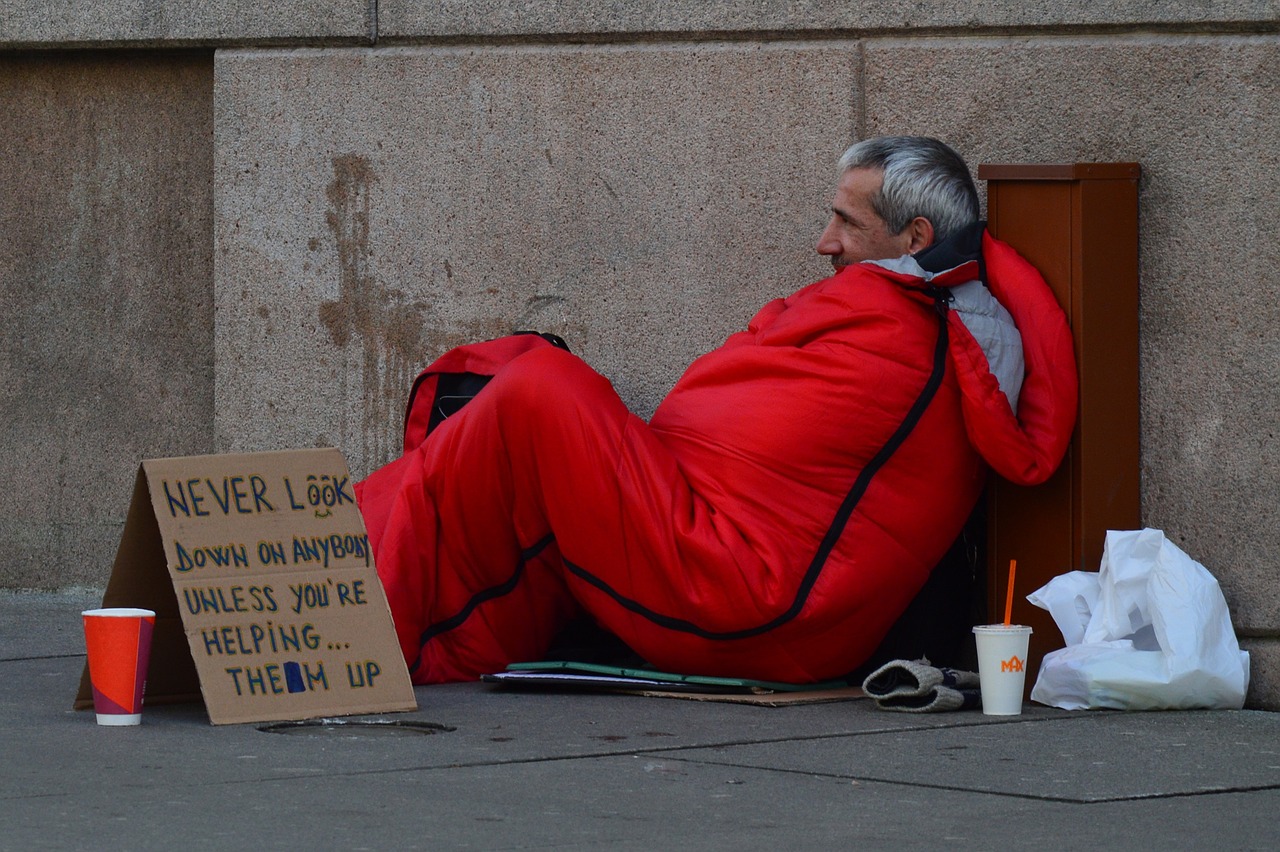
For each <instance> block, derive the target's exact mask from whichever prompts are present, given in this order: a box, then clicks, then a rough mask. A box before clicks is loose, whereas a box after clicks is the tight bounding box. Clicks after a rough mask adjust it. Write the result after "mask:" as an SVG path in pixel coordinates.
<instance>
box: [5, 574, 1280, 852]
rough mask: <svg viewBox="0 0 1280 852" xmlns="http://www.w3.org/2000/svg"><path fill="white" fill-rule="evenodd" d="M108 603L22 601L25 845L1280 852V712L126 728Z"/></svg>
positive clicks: (9, 842)
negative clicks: (103, 715)
mask: <svg viewBox="0 0 1280 852" xmlns="http://www.w3.org/2000/svg"><path fill="white" fill-rule="evenodd" d="M99 600H100V596H99V595H97V594H95V593H93V592H84V593H61V594H46V593H0V678H2V682H3V688H2V689H0V763H2V765H3V767H4V770H3V773H0V826H2V829H0V848H2V849H14V850H18V849H22V850H27V849H79V848H129V849H160V848H166V849H167V848H172V847H181V848H189V849H228V848H245V847H258V848H263V849H292V848H320V849H401V848H403V849H414V848H421V849H527V848H555V849H594V848H604V847H609V848H611V849H662V848H675V847H681V848H694V849H743V848H748V849H755V848H785V849H828V848H842V847H849V846H853V845H858V846H862V847H866V848H872V849H878V848H886V849H888V848H892V849H937V848H940V847H944V846H950V847H955V848H964V849H996V848H1000V849H1012V848H1029V847H1050V848H1121V847H1126V848H1162V849H1199V848H1208V847H1213V848H1222V849H1267V850H1270V849H1274V848H1277V847H1278V846H1280V820H1277V818H1276V813H1277V811H1280V714H1274V713H1265V712H1256V711H1242V712H1170V713H1110V712H1107V713H1098V712H1087V713H1084V712H1076V713H1068V712H1065V711H1059V710H1054V709H1050V708H1045V707H1040V706H1038V705H1028V707H1027V708H1026V712H1025V714H1024V715H1023V716H1021V717H1015V718H1012V719H1000V718H988V717H984V716H982V715H981V714H980V713H977V712H962V713H950V714H938V715H930V716H912V715H908V714H892V713H885V712H882V711H879V710H877V709H876V707H875V706H874V704H873V703H872V702H870V701H867V700H855V701H845V702H839V703H828V704H812V705H798V706H788V707H758V706H743V705H737V704H726V703H716V702H703V701H689V700H677V699H666V698H645V697H637V696H626V695H602V694H568V693H534V692H523V691H511V690H501V689H496V688H493V687H489V686H485V685H480V684H461V685H456V686H446V687H420V688H418V689H417V691H416V695H417V700H418V705H419V709H418V710H417V711H416V712H413V713H404V714H389V715H386V716H381V717H373V718H368V717H366V718H361V719H349V720H344V721H345V722H346V724H330V725H311V726H299V727H287V726H286V727H284V728H280V727H277V728H276V729H275V730H271V727H272V726H270V725H233V726H218V727H214V726H211V725H209V724H208V720H207V717H206V716H205V713H204V709H203V707H202V706H200V705H177V706H167V707H153V708H147V709H146V711H145V713H144V718H143V724H142V725H141V726H140V727H137V728H114V729H113V728H101V727H98V726H97V725H95V724H94V718H93V714H92V713H90V712H77V711H74V710H72V709H70V708H71V702H72V699H73V697H74V694H75V691H76V687H77V685H78V678H79V676H80V672H81V669H82V667H83V665H84V656H83V637H82V635H81V633H80V625H79V618H78V613H79V611H80V610H81V609H83V608H85V607H87V606H93V605H96V604H97V603H98V602H99ZM361 721H380V722H394V723H397V724H378V725H359V724H352V723H354V722H361Z"/></svg>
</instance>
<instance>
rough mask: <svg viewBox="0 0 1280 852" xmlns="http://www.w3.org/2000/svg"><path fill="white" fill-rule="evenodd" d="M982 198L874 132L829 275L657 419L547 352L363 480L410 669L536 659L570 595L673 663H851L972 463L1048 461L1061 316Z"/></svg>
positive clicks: (1041, 472) (710, 362)
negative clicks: (991, 223)
mask: <svg viewBox="0 0 1280 852" xmlns="http://www.w3.org/2000/svg"><path fill="white" fill-rule="evenodd" d="M977 212H978V205H977V194H976V192H975V190H974V187H973V182H972V180H971V178H970V177H969V174H968V169H967V168H966V167H965V165H964V162H963V160H961V159H960V158H959V156H958V155H956V154H955V153H954V152H953V151H951V150H950V149H949V148H947V147H946V146H945V145H943V144H942V143H940V142H937V141H936V140H931V139H921V138H916V137H887V138H883V139H872V140H867V141H865V142H862V143H859V144H857V145H854V146H852V147H851V148H850V149H849V150H848V151H847V152H846V153H845V155H844V157H842V159H841V177H840V182H839V185H838V188H837V191H836V194H835V198H834V201H833V204H832V219H831V222H830V224H829V225H828V226H827V229H826V230H825V231H824V233H823V235H822V237H821V239H820V241H819V244H818V251H819V252H821V253H822V254H824V255H828V256H830V257H831V259H832V264H833V266H834V267H835V270H836V272H835V274H834V275H833V276H832V277H830V278H827V279H825V280H823V281H819V282H817V283H815V284H811V285H809V286H807V287H805V288H803V289H801V290H799V291H797V292H796V293H794V294H792V295H791V296H789V297H788V298H786V299H778V300H775V301H773V302H770V303H769V304H767V305H765V306H764V308H763V309H761V310H760V312H759V313H757V315H756V316H755V318H753V319H752V320H751V322H750V323H749V324H748V326H747V328H746V330H744V331H742V332H739V333H737V334H734V335H732V336H731V337H730V338H729V339H728V340H727V341H726V342H725V343H724V344H723V345H722V346H721V347H719V348H718V349H716V350H714V351H712V352H710V353H708V354H707V355H704V356H702V357H701V358H699V359H698V360H697V361H695V362H694V363H693V365H691V366H690V368H689V369H688V371H687V372H686V373H685V375H684V376H683V377H682V378H681V379H680V381H679V382H678V383H677V384H676V386H675V387H674V388H673V389H672V391H671V393H670V394H669V395H668V396H667V397H666V399H665V400H664V401H663V402H662V404H661V405H660V406H659V407H658V409H657V411H656V412H655V414H654V416H653V418H652V420H651V421H650V422H649V423H644V422H643V421H641V420H639V419H638V418H636V417H635V416H634V415H632V414H631V413H630V412H628V411H627V409H626V407H625V406H624V405H623V404H622V402H621V400H620V399H619V398H618V396H617V394H616V393H614V391H613V388H612V387H611V386H610V385H609V383H608V382H607V381H606V380H605V379H604V378H603V377H601V376H599V375H598V374H596V373H595V372H594V371H592V370H591V369H590V368H589V367H587V366H586V364H584V363H583V362H582V361H581V360H579V359H577V358H576V357H574V356H572V355H570V354H568V353H567V352H565V351H563V350H561V349H557V348H555V347H551V346H546V347H541V348H534V349H532V350H531V351H528V352H526V353H524V354H521V355H519V356H518V357H515V358H513V359H512V360H510V362H509V363H507V364H506V365H505V366H503V367H501V368H500V369H498V370H496V374H495V375H494V377H493V379H492V381H491V382H490V383H489V384H488V386H486V387H485V389H484V390H483V391H482V392H481V393H479V394H478V395H477V396H476V397H475V399H474V400H472V401H471V402H470V403H469V404H468V405H467V406H466V407H465V408H463V409H462V410H461V411H460V412H458V413H457V414H456V415H454V416H453V417H451V418H449V419H448V420H446V421H444V422H443V423H442V424H441V425H440V426H439V427H438V428H436V429H435V430H434V431H433V432H431V434H430V435H429V436H427V438H426V439H425V440H424V441H422V443H421V444H420V445H419V446H417V447H414V448H410V450H409V452H407V453H406V455H405V456H404V457H403V458H402V459H400V460H399V461H397V462H394V463H392V464H391V465H389V466H387V467H386V468H384V469H383V470H380V471H378V472H377V473H375V474H374V475H373V476H371V477H370V478H369V479H368V480H366V481H365V482H364V483H362V484H361V485H360V486H359V497H360V501H361V507H362V509H363V510H364V511H365V515H366V521H367V523H368V525H369V531H370V537H371V540H372V541H373V542H374V550H375V557H376V561H377V566H378V572H379V576H380V577H381V578H382V580H383V583H384V585H385V586H386V589H387V595H388V599H389V601H390V603H391V608H392V615H393V617H394V619H395V622H396V629H397V634H398V636H399V639H400V643H401V647H402V650H403V651H404V654H405V659H406V661H407V662H408V664H409V667H410V673H411V675H412V677H413V679H414V680H415V682H418V683H429V682H439V681H448V680H461V679H471V678H475V677H477V676H478V675H480V674H483V673H485V672H490V671H496V670H500V669H501V668H503V667H504V666H505V665H506V664H507V663H510V662H514V661H520V660H533V659H538V658H540V657H541V656H542V655H543V654H544V653H545V652H546V650H547V648H548V646H549V644H550V643H551V641H552V639H553V637H554V636H555V635H556V633H557V632H558V631H559V630H560V629H561V628H563V627H564V626H565V624H566V623H568V622H569V621H570V620H572V619H574V618H575V617H577V616H579V615H581V614H583V613H585V614H587V615H588V616H590V617H591V618H593V619H594V620H595V621H597V622H598V623H599V624H600V625H602V626H603V627H604V628H605V629H607V630H608V631H610V632H612V633H613V634H615V635H617V636H618V637H619V638H620V639H621V640H622V641H623V642H625V643H626V644H627V645H628V646H629V647H630V648H632V649H633V650H634V651H635V652H636V653H637V654H639V655H640V656H641V657H643V658H644V659H645V660H647V661H649V662H650V663H651V664H653V665H655V666H657V667H658V668H660V669H665V670H672V671H682V672H688V673H696V674H707V675H724V676H737V677H750V678H760V679H765V680H775V681H790V682H811V681H818V680H825V679H829V678H834V677H840V676H842V675H845V674H847V673H848V672H850V671H851V670H853V669H855V668H856V667H858V666H859V665H860V664H862V663H863V662H865V661H866V660H867V658H868V656H869V655H870V654H871V653H872V652H873V651H874V650H875V648H876V646H877V644H878V643H879V642H880V641H881V639H882V638H883V637H884V636H885V634H886V632H887V631H888V630H889V628H890V626H891V625H892V624H893V623H894V621H895V620H896V619H897V618H898V617H899V615H901V613H902V612H903V610H904V609H905V608H906V606H907V604H908V603H909V602H910V601H911V599H912V597H913V596H914V595H915V594H916V593H917V592H918V591H919V589H920V588H921V587H922V585H923V584H924V582H925V580H926V578H927V577H928V575H929V572H930V569H932V567H933V566H934V565H936V564H937V562H938V560H939V558H940V557H941V556H942V554H943V553H944V552H945V551H946V549H947V548H948V546H949V545H950V544H951V543H952V542H953V541H954V540H955V538H956V536H957V533H958V532H959V531H960V529H961V527H962V526H963V524H964V522H965V519H966V518H967V517H968V516H969V513H970V512H971V511H972V509H973V506H974V504H975V502H976V500H977V499H978V496H979V494H980V493H981V490H982V487H983V483H984V479H985V475H986V470H987V467H988V465H990V466H992V467H995V468H996V470H997V471H998V472H1000V473H1001V474H1002V475H1005V476H1007V477H1009V478H1011V479H1013V480H1014V481H1017V482H1022V483H1025V484H1031V483H1035V482H1039V481H1043V480H1044V479H1045V478H1047V477H1048V476H1049V475H1050V474H1051V473H1052V471H1053V469H1054V468H1055V467H1056V466H1057V464H1058V463H1059V461H1060V460H1061V457H1062V454H1063V452H1064V451H1065V448H1066V444H1067V441H1068V440H1069V438H1070V433H1071V428H1072V425H1073V423H1074V418H1075V394H1076V386H1075V368H1074V362H1073V356H1072V351H1071V340H1070V335H1069V332H1068V331H1067V327H1066V322H1065V319H1064V318H1063V316H1062V312H1061V310H1060V309H1059V308H1058V306H1057V304H1056V303H1055V302H1054V300H1053V297H1052V294H1051V293H1049V291H1048V288H1047V287H1046V286H1045V285H1044V282H1043V281H1042V280H1041V279H1040V278H1039V276H1038V275H1037V274H1036V273H1035V271H1034V270H1033V269H1032V268H1031V267H1030V266H1029V265H1028V264H1027V263H1026V262H1025V261H1023V260H1022V259H1021V258H1019V257H1018V256H1017V255H1016V253H1014V252H1013V251H1012V250H1011V249H1010V248H1009V247H1008V246H1004V245H1002V244H1000V243H998V242H997V241H995V240H993V239H991V238H990V237H989V236H987V235H985V234H984V232H983V230H982V227H981V224H980V223H978V222H977V221H976V219H977ZM984 271H985V283H984V281H983V280H982V279H983V273H984ZM1006 309H1007V310H1006ZM1024 356H1025V357H1024ZM1024 365H1025V381H1024V379H1023V370H1024ZM1020 400H1021V402H1020ZM1015 412H1018V413H1017V414H1015Z"/></svg>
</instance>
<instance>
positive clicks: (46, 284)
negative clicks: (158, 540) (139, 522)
mask: <svg viewBox="0 0 1280 852" xmlns="http://www.w3.org/2000/svg"><path fill="white" fill-rule="evenodd" d="M212 140H213V59H212V56H210V55H208V54H207V53H206V54H203V55H195V56H193V55H188V54H164V53H115V52H97V53H87V54H76V53H57V54H30V55H22V54H17V55H15V54H0V235H2V236H0V283H2V284H3V286H2V287H0V329H2V332H0V336H2V338H3V347H2V348H0V377H2V378H3V383H2V384H0V446H2V447H3V456H2V457H0V458H2V459H3V461H2V462H0V465H2V467H0V478H2V479H3V481H4V483H5V487H4V488H3V489H0V549H2V551H3V553H4V558H3V560H0V585H3V586H7V587H19V588H22V587H37V588H50V587H57V586H65V585H96V586H102V585H105V583H106V578H107V575H108V574H109V572H110V567H111V562H112V559H113V558H114V556H115V550H116V545H117V543H118V542H119V540H120V530H121V526H122V522H123V519H124V514H123V513H124V511H125V509H127V508H128V502H129V495H130V494H131V493H132V488H133V477H134V473H135V471H136V470H137V468H138V462H139V461H140V460H141V459H143V458H148V457H153V456H169V455H187V454H190V453H193V452H208V451H210V450H211V449H212V447H213V440H212V439H213V423H212V420H213V280H212V279H213V239H212V232H213V187H212V182H211V181H210V179H209V178H210V174H211V173H212V170H213V149H212V148H213V146H212Z"/></svg>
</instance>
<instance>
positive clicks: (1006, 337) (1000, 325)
mask: <svg viewBox="0 0 1280 852" xmlns="http://www.w3.org/2000/svg"><path fill="white" fill-rule="evenodd" d="M865 262H866V263H874V264H875V265H876V266H880V267H883V268H884V269H888V270H889V271H891V272H899V273H902V274H904V275H911V276H914V277H916V278H921V279H923V280H924V281H925V282H926V283H927V282H929V281H932V280H933V279H934V278H936V277H937V276H938V275H940V274H942V273H934V272H930V271H928V270H927V269H925V268H924V267H922V266H921V265H920V264H919V263H918V262H917V261H916V259H915V258H914V257H912V256H911V255H903V256H902V257H899V258H895V259H892V260H869V261H865ZM949 289H950V291H951V295H952V296H953V298H954V301H952V302H951V306H950V307H951V310H953V311H955V312H956V313H957V314H958V315H959V316H960V321H961V322H963V323H964V325H965V328H967V329H969V333H970V334H972V335H973V339H974V340H975V341H977V343H978V346H979V347H981V348H982V354H983V355H985V356H986V358H987V365H988V366H989V367H990V369H991V374H992V375H993V376H995V377H996V381H997V382H998V383H999V385H1000V390H1001V391H1003V392H1004V395H1005V397H1006V398H1007V399H1008V400H1009V407H1010V408H1012V409H1013V411H1014V412H1015V413H1016V412H1017V410H1018V394H1019V393H1021V391H1022V379H1023V376H1024V375H1025V372H1026V362H1025V361H1024V360H1023V356H1022V335H1021V334H1020V333H1019V332H1018V327H1017V325H1015V324H1014V322H1013V316H1012V315H1011V314H1010V313H1009V312H1008V311H1007V310H1005V307H1004V305H1002V304H1000V302H999V301H998V300H997V299H996V297H995V296H993V295H991V291H990V290H988V289H987V287H986V285H984V284H983V283H982V282H981V281H979V280H977V279H974V280H973V281H966V282H965V283H964V284H957V285H955V286H953V287H951V288H949Z"/></svg>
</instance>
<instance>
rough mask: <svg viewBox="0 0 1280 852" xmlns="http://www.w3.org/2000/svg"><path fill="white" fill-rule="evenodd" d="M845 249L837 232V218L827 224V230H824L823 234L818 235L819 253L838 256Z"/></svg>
mask: <svg viewBox="0 0 1280 852" xmlns="http://www.w3.org/2000/svg"><path fill="white" fill-rule="evenodd" d="M843 251H844V246H842V245H841V244H840V240H839V238H838V237H837V236H836V234H835V220H834V218H833V219H832V221H831V222H829V223H828V224H827V227H826V230H824V231H823V232H822V236H820V237H818V254H825V255H828V256H831V257H836V256H838V255H839V254H841V253H842V252H843Z"/></svg>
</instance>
